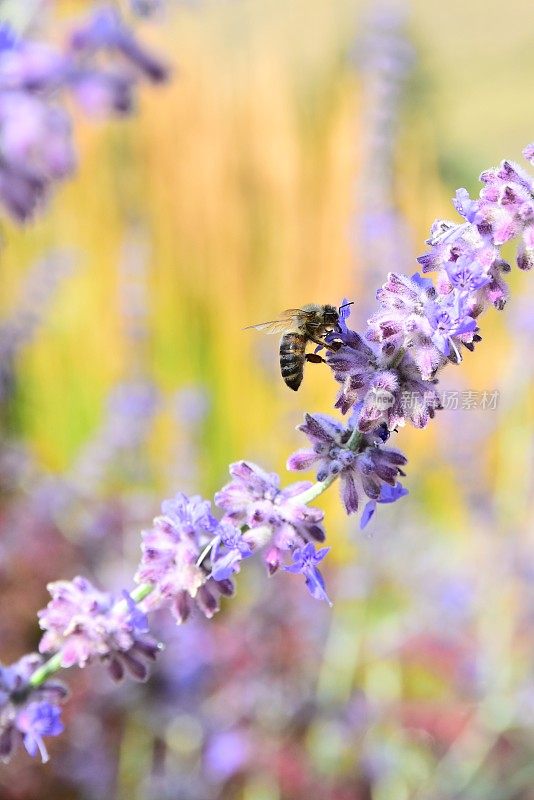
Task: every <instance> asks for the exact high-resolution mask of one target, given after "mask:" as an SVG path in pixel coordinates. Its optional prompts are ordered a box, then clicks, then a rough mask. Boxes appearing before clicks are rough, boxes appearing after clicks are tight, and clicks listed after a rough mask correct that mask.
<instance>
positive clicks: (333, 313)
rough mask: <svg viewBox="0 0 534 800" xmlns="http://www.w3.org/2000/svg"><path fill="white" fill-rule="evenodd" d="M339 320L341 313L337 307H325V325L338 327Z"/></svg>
mask: <svg viewBox="0 0 534 800" xmlns="http://www.w3.org/2000/svg"><path fill="white" fill-rule="evenodd" d="M338 320H339V313H338V310H337V308H336V307H335V306H324V307H323V324H324V325H332V326H334V325H337V323H338Z"/></svg>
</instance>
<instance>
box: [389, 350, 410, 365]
mask: <svg viewBox="0 0 534 800" xmlns="http://www.w3.org/2000/svg"><path fill="white" fill-rule="evenodd" d="M405 353H406V348H405V347H401V348H400V350H399V351H398V353H395V355H394V357H393V358H392V359H391V363H390V365H389V366H390V368H391V369H395V367H398V366H399V364H400V362H401V361H402V359H403V358H404V355H405Z"/></svg>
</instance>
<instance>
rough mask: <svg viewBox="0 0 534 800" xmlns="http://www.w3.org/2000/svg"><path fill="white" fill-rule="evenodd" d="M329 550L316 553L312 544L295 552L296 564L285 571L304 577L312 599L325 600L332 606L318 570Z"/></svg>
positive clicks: (325, 549)
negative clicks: (318, 565)
mask: <svg viewBox="0 0 534 800" xmlns="http://www.w3.org/2000/svg"><path fill="white" fill-rule="evenodd" d="M329 550H330V548H329V547H323V548H322V549H321V550H317V552H316V551H315V547H314V546H313V544H311V542H310V543H308V544H307V545H305V546H304V547H300V548H297V549H296V550H294V551H293V562H294V563H293V564H292V565H291V566H290V567H284V570H285V571H286V572H292V573H294V574H296V575H304V579H305V581H306V586H307V587H308V590H309V592H310V594H311V595H312V597H315V599H316V600H324V601H325V602H326V603H328V605H329V606H331V605H332V603H331V602H330V598H329V597H328V595H327V593H326V590H325V584H324V579H323V576H322V575H321V573H320V572H319V570H318V569H317V564H319V563H320V562H321V561H322V560H323V558H324V557H325V556H326V554H327V553H328V551H329Z"/></svg>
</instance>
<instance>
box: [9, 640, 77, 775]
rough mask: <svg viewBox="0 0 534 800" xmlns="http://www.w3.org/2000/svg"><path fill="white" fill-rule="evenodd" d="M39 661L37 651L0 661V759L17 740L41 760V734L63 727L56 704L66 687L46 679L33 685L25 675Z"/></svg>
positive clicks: (44, 758) (45, 756)
mask: <svg viewBox="0 0 534 800" xmlns="http://www.w3.org/2000/svg"><path fill="white" fill-rule="evenodd" d="M41 663H42V658H41V657H40V656H39V655H37V654H32V655H27V656H23V657H22V658H21V659H20V660H19V661H17V662H16V663H15V664H11V665H10V666H2V665H0V759H1V760H3V761H8V760H9V758H10V757H11V755H12V754H13V752H14V750H15V749H16V747H17V745H18V744H19V743H23V744H24V747H25V748H26V750H27V752H28V753H29V755H30V756H32V757H33V756H35V755H36V754H37V753H38V752H39V754H40V756H41V759H42V761H43V763H44V762H45V761H48V753H47V750H46V747H45V744H44V741H43V737H45V736H57V735H58V734H60V733H61V732H62V731H63V724H62V722H61V719H60V715H61V709H60V707H59V704H60V703H61V702H62V701H63V700H64V699H65V697H66V696H67V690H66V688H65V687H64V686H63V684H61V683H59V682H58V681H50V680H48V681H46V682H45V683H43V684H42V685H41V686H40V687H39V688H33V687H32V686H31V685H30V684H29V679H30V677H31V675H32V673H33V672H35V670H36V669H37V667H38V666H40V664H41Z"/></svg>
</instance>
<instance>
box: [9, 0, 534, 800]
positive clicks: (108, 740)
mask: <svg viewBox="0 0 534 800" xmlns="http://www.w3.org/2000/svg"><path fill="white" fill-rule="evenodd" d="M21 5H22V4H21ZM21 5H19V4H13V3H11V4H10V3H9V2H6V3H5V11H4V10H3V8H2V7H1V6H0V15H2V16H5V15H7V14H8V12H9V13H11V14H14V13H19V12H20V8H21ZM27 5H28V8H29V7H30V6H31V5H32V4H30V3H28V4H27ZM87 5H88V3H82V2H57V3H44V4H42V7H41V8H40V9H39V10H40V12H42V13H44V18H43V17H42V16H41V17H39V19H40V22H39V23H38V24H39V25H46V24H47V15H48V24H50V22H51V20H53V19H55V20H56V21H57V15H59V16H60V17H65V19H67V20H68V19H69V18H70V17H71V16H72V15H75V14H76V13H79V12H80V11H81V10H83V9H84V8H85V7H87ZM119 5H122V7H123V10H124V12H125V14H126V15H127V16H128V17H129V18H131V19H134V14H133V10H132V8H133V6H136V7H137V10H138V11H139V9H140V8H141V6H144V7H145V8H146V9H148V7H149V6H150V3H149V2H147V3H145V4H143V3H141V2H139V3H134V4H133V5H132V6H130V5H129V3H128V2H123V3H119ZM17 6H18V12H17V10H16V9H17ZM160 6H161V8H160V9H159V10H157V13H155V14H154V15H153V16H150V17H149V18H142V17H139V18H137V21H136V25H137V29H138V32H139V35H140V36H141V38H142V39H143V40H144V41H146V42H147V43H149V44H151V45H152V47H153V48H154V49H155V50H156V51H158V52H160V53H163V54H165V56H166V58H167V60H168V61H169V63H170V64H172V66H173V69H174V72H173V79H172V81H171V82H170V83H169V84H168V85H167V86H165V87H163V88H162V89H159V88H158V89H154V88H148V89H146V90H145V91H144V93H143V94H142V96H141V101H140V104H139V109H138V113H137V115H135V116H134V117H133V118H131V119H128V120H125V121H119V122H113V123H109V122H106V123H105V124H104V123H102V124H98V123H94V122H88V121H87V120H86V119H84V118H82V117H81V116H80V118H79V119H77V120H76V129H77V143H78V149H79V171H78V174H77V175H76V177H75V179H74V180H72V181H70V182H69V183H66V184H65V185H63V186H62V187H60V188H59V190H58V191H57V193H56V194H55V196H54V197H53V199H52V202H51V203H50V206H49V209H48V211H47V213H46V214H45V215H44V216H43V217H42V218H41V219H39V220H37V221H36V222H35V223H32V224H31V225H29V226H27V227H25V228H23V229H22V230H21V229H18V228H15V227H13V226H11V225H10V224H8V223H3V225H2V230H1V237H2V245H1V250H0V269H1V276H2V280H1V284H0V310H1V315H2V316H1V321H0V423H1V426H2V443H1V446H0V592H1V598H2V601H1V602H2V613H1V614H0V645H1V653H0V657H1V659H2V661H3V662H4V663H9V662H10V661H12V660H15V659H16V658H18V657H19V656H21V655H22V654H23V653H24V652H26V651H27V650H29V649H32V648H35V647H36V645H37V642H38V639H39V631H38V627H37V623H36V618H35V613H36V611H37V609H39V608H41V607H43V606H44V605H45V604H46V602H47V593H46V588H45V587H46V583H47V581H49V580H52V579H56V578H62V577H63V578H69V579H70V578H72V577H73V576H74V575H76V574H78V573H81V574H85V575H87V576H88V577H90V578H91V579H92V580H94V581H95V582H96V583H97V584H98V585H99V586H102V587H108V588H110V589H121V588H123V587H124V586H129V585H131V576H132V574H133V572H134V570H135V566H136V564H137V560H138V553H139V531H140V530H141V529H142V528H143V527H146V526H148V525H149V524H150V521H151V519H152V517H153V516H154V515H155V514H156V513H157V512H158V510H159V504H160V502H161V500H162V499H163V498H165V497H167V496H170V495H172V494H174V493H175V492H176V491H179V490H182V491H185V492H201V493H203V494H205V495H206V496H211V495H212V493H213V492H214V491H215V490H216V489H218V488H219V487H220V486H221V485H222V484H223V483H225V482H226V479H227V468H228V464H229V463H230V462H232V461H234V460H237V459H239V458H247V459H250V460H254V461H257V462H258V463H259V464H260V465H261V466H263V467H264V468H266V469H268V470H278V471H280V472H281V474H282V475H284V472H285V461H286V458H287V456H288V455H289V454H290V453H291V452H293V451H294V450H295V449H297V448H298V447H300V446H303V445H304V440H303V437H302V435H301V434H299V433H298V432H297V431H295V426H296V425H298V424H299V423H300V422H301V420H302V416H303V414H304V412H305V411H310V412H315V411H320V412H323V413H330V411H331V410H332V407H333V403H334V399H335V395H336V386H335V384H334V382H333V380H332V378H331V375H330V373H329V372H328V370H327V369H326V368H325V367H322V366H314V365H308V368H307V370H306V378H305V381H304V383H303V386H302V388H301V390H300V391H299V392H298V393H297V394H295V393H293V392H290V391H289V390H288V389H287V388H286V387H285V386H284V384H283V383H282V381H281V379H280V376H279V372H278V355H277V349H278V347H277V341H276V340H275V338H274V337H262V336H261V334H259V333H257V332H254V331H243V330H242V329H243V327H244V326H246V325H250V324H254V323H258V322H262V321H264V320H268V319H273V318H275V317H276V315H277V313H278V312H279V311H280V310H281V309H284V308H287V307H292V306H296V305H301V304H303V303H306V302H320V303H326V302H329V303H335V304H337V303H339V302H340V301H341V298H342V297H348V298H350V299H351V300H355V307H354V311H353V315H352V320H353V324H354V326H359V325H361V324H363V321H364V320H365V318H366V316H367V315H368V313H369V310H370V309H371V308H372V306H373V297H374V292H375V290H376V288H377V287H378V286H379V285H380V283H381V282H382V281H383V280H384V278H385V275H386V273H387V271H389V270H407V271H408V272H410V273H411V272H414V271H415V270H416V266H417V265H416V263H415V257H416V256H417V255H420V254H421V253H422V252H424V250H425V249H426V248H425V244H424V240H425V238H426V237H427V235H428V229H429V227H430V225H431V223H432V222H433V220H434V219H435V218H437V217H445V218H450V217H452V218H454V212H453V209H452V206H451V203H450V198H451V196H452V195H453V194H454V191H455V189H456V188H457V187H459V186H465V187H466V188H467V189H469V190H470V192H471V193H477V192H478V188H477V177H478V174H479V173H480V171H481V170H482V169H484V168H485V167H489V166H492V165H494V164H495V163H497V162H498V161H499V160H500V159H501V158H504V157H507V158H512V159H517V160H519V159H520V152H521V148H522V147H523V146H524V145H526V144H527V143H528V142H530V141H531V140H532V139H533V138H534V119H533V115H532V111H531V105H532V83H533V74H534V47H533V44H534V17H533V15H532V8H531V6H530V4H529V3H528V2H526V1H525V0H509V2H507V3H506V4H493V7H492V6H491V5H490V6H488V4H487V3H483V2H482V0H473V1H472V2H471V3H469V4H468V5H466V4H465V3H462V2H460V1H459V0H452V2H448V3H447V4H443V3H441V2H439V0H425V2H423V0H413V2H412V3H408V2H406V3H400V2H399V3H397V4H395V5H391V4H385V3H382V2H374V3H368V4H364V3H363V2H353V1H352V0H351V1H350V2H349V0H335V1H334V2H332V0H306V2H304V1H303V0H293V2H292V3H285V2H282V0H270V1H269V2H265V0H264V1H263V2H262V1H261V0H211V1H210V0H207V1H206V2H202V1H201V0H189V2H186V1H185V0H184V2H178V0H168V1H167V2H166V3H163V2H162V3H161V4H160ZM26 10H27V9H26ZM134 10H135V9H134ZM141 10H142V9H141ZM52 15H56V16H54V17H53V16H52ZM43 19H44V20H45V21H44V22H43V21H42V20H43ZM38 29H39V28H37V30H38ZM54 30H57V26H56V28H54ZM533 301H534V284H533V279H532V276H530V275H528V274H522V273H519V272H518V271H516V270H514V272H513V274H512V277H511V298H510V301H509V304H508V306H507V308H506V309H505V311H504V312H503V313H502V314H498V313H497V312H496V311H489V312H488V313H487V315H486V316H485V317H484V318H483V330H482V333H483V337H484V341H483V343H482V345H481V346H480V347H479V348H477V351H476V353H475V354H474V355H473V356H469V357H468V359H467V360H466V361H465V362H464V363H463V364H462V365H461V367H459V368H455V367H452V366H451V367H450V368H449V369H448V372H446V373H445V374H444V376H443V385H444V387H445V388H447V389H451V390H458V391H461V392H469V391H475V392H484V391H486V392H491V393H494V392H498V393H499V394H498V403H497V404H496V406H495V407H492V408H486V409H482V408H477V409H470V410H467V409H462V408H459V409H458V410H446V411H443V412H441V413H440V414H439V415H438V417H437V419H436V420H435V421H434V422H433V423H431V426H430V428H429V429H427V430H424V431H414V430H408V429H407V430H403V431H401V432H400V433H399V434H398V436H397V437H395V440H394V444H395V445H398V446H399V447H400V448H401V449H402V450H403V451H404V452H406V454H407V455H408V458H409V464H408V479H407V481H406V485H407V487H408V488H409V490H410V495H409V497H408V498H405V499H403V500H402V501H401V502H399V503H398V504H396V505H395V506H392V507H390V506H384V507H382V508H380V512H379V514H378V515H377V518H376V519H375V520H374V521H373V523H372V524H371V525H370V526H369V528H368V529H366V531H365V534H364V533H362V532H360V530H359V528H358V522H357V520H352V519H347V518H346V517H345V515H344V514H343V512H342V510H341V507H340V503H339V500H338V497H337V493H336V490H335V489H333V490H331V491H330V492H329V493H327V494H326V495H325V496H323V497H321V498H320V500H319V501H318V504H319V505H321V506H322V507H323V508H324V509H325V511H326V515H327V516H326V521H327V535H328V540H329V544H330V545H331V547H332V550H331V552H330V554H329V562H330V565H329V568H328V571H327V576H326V577H327V582H328V587H329V591H330V595H331V597H332V599H333V600H334V607H333V609H329V608H327V607H326V606H324V607H323V606H322V605H321V604H319V603H318V602H317V601H315V600H313V598H311V597H310V596H309V595H308V594H307V593H306V590H305V587H304V584H303V582H302V581H301V579H300V578H297V577H295V576H291V575H288V574H280V575H276V576H274V577H273V578H271V579H268V578H267V577H266V576H265V575H264V574H263V571H262V569H261V568H260V566H259V565H256V564H252V563H247V564H246V569H244V570H243V571H242V573H241V575H240V576H239V583H238V596H237V598H236V599H234V600H232V601H227V602H226V603H225V604H224V606H223V609H222V611H221V613H220V614H219V615H218V616H217V617H215V618H214V620H212V621H211V622H204V621H202V620H200V619H195V620H193V621H192V622H190V623H188V624H187V625H185V626H183V627H182V628H175V627H174V626H173V624H172V623H171V622H170V621H169V620H167V619H166V618H165V617H162V618H161V619H157V620H155V622H154V628H155V630H156V631H158V632H159V634H160V635H161V636H162V637H163V638H164V640H165V641H166V642H167V643H168V645H167V649H166V652H165V653H164V655H163V656H162V658H161V660H160V662H159V663H158V665H157V667H156V668H155V670H154V675H153V677H152V679H151V680H150V681H149V683H148V684H146V685H145V686H139V685H132V684H130V685H124V686H120V687H116V686H114V685H112V684H111V682H110V680H109V678H108V676H107V674H106V673H105V672H104V670H103V669H101V668H100V667H98V666H97V667H93V668H92V669H90V670H85V671H83V672H82V671H78V672H72V674H69V675H67V676H66V677H67V678H68V682H69V684H70V686H71V688H72V698H71V700H70V702H69V703H68V705H67V707H66V709H65V713H64V716H65V720H66V731H65V733H64V734H63V735H62V736H61V737H59V738H58V739H57V740H56V739H54V740H50V747H49V749H50V752H51V755H52V758H51V761H50V763H49V764H47V765H46V766H42V765H40V764H39V763H36V762H31V761H30V759H29V758H28V757H27V756H26V754H25V753H19V755H18V757H17V758H16V759H15V760H14V762H13V763H12V764H10V765H9V766H5V767H2V768H1V770H0V798H2V800H4V799H5V800H34V798H37V797H39V798H52V797H53V798H58V799H63V798H72V800H102V799H103V798H106V799H107V798H109V799H110V800H111V799H113V798H117V799H118V800H123V799H124V800H126V798H128V799H129V800H134V799H135V800H167V799H168V800H308V798H317V799H318V800H410V799H411V798H421V800H532V799H533V798H534V735H533V727H532V723H533V719H534V684H533V681H532V667H533V651H534V648H533V644H534V638H533V630H534V595H533V589H532V586H533V579H534V555H533V552H534V551H533V544H534V542H533V519H534V495H533V488H532V487H533V466H534V446H533V445H534V441H533V430H534V403H533V372H534V363H533V360H532V348H533V346H534V324H533V319H534V317H533V312H532V302H533ZM304 477H306V476H304ZM310 477H311V476H310ZM292 480H294V476H292V475H287V481H288V482H290V481H292Z"/></svg>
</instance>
